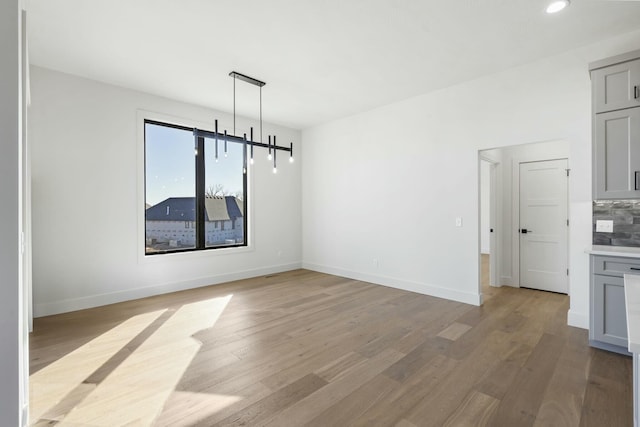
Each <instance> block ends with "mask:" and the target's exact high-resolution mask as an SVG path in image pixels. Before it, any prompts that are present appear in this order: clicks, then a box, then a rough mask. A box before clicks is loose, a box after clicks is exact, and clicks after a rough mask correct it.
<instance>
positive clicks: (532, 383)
mask: <svg viewBox="0 0 640 427" xmlns="http://www.w3.org/2000/svg"><path fill="white" fill-rule="evenodd" d="M562 347H563V342H562V341H561V340H560V339H559V338H558V337H556V336H553V335H548V334H545V335H543V336H542V338H541V339H540V341H539V343H538V345H537V346H536V348H535V349H534V351H533V352H532V353H531V356H530V357H529V359H528V360H527V363H526V364H525V366H524V368H523V369H521V370H520V371H519V373H518V375H516V377H515V379H514V381H513V382H512V383H511V386H510V387H509V389H508V390H507V392H506V394H505V396H504V398H503V399H502V400H501V401H500V405H499V406H498V410H497V412H496V414H495V417H493V418H492V420H491V422H492V423H493V424H495V425H513V426H516V425H517V426H530V425H533V423H534V422H535V419H536V414H537V413H538V410H539V409H540V404H541V403H542V398H543V395H544V391H545V390H546V388H547V385H548V384H549V381H550V378H551V376H552V375H553V372H554V370H555V369H554V368H555V366H556V362H557V360H558V358H559V356H560V352H561V351H562Z"/></svg>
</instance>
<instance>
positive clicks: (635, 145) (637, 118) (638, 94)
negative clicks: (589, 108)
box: [589, 50, 640, 200]
mask: <svg viewBox="0 0 640 427" xmlns="http://www.w3.org/2000/svg"><path fill="white" fill-rule="evenodd" d="M589 70H590V72H591V84H592V98H593V101H592V103H593V113H594V114H593V198H594V199H595V200H606V199H640V50H636V51H634V52H628V53H625V54H623V55H618V56H615V57H612V58H607V59H603V60H601V61H597V62H593V63H591V64H590V66H589Z"/></svg>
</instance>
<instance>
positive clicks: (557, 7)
mask: <svg viewBox="0 0 640 427" xmlns="http://www.w3.org/2000/svg"><path fill="white" fill-rule="evenodd" d="M567 6H569V0H559V1H553V2H551V3H549V6H547V13H558V12H560V11H561V10H562V9H564V8H565V7H567Z"/></svg>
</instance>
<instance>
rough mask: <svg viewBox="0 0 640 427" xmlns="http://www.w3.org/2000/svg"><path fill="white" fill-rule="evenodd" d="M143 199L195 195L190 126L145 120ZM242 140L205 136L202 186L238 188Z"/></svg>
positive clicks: (192, 142) (149, 201) (161, 199)
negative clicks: (169, 125)
mask: <svg viewBox="0 0 640 427" xmlns="http://www.w3.org/2000/svg"><path fill="white" fill-rule="evenodd" d="M145 137H146V141H145V162H146V169H145V170H146V202H147V203H148V204H150V205H152V206H153V205H155V204H157V203H159V202H161V201H163V200H165V199H167V198H169V197H195V138H194V136H193V133H192V132H191V131H190V130H182V129H175V128H171V127H167V126H160V125H155V124H151V123H147V124H145ZM242 154H243V153H242V144H238V143H234V142H229V143H228V145H227V157H225V156H224V142H222V141H218V162H217V163H216V161H215V141H214V140H213V139H209V138H207V139H205V181H206V183H205V186H206V188H208V187H209V186H211V185H215V184H221V185H223V186H224V190H225V191H227V192H229V193H231V194H235V193H236V192H242V167H243V158H242Z"/></svg>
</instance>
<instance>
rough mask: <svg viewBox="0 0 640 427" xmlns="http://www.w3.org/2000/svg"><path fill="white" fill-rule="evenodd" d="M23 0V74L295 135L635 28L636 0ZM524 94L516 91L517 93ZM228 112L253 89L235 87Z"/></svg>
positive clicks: (241, 93)
mask: <svg viewBox="0 0 640 427" xmlns="http://www.w3.org/2000/svg"><path fill="white" fill-rule="evenodd" d="M546 4H547V0H443V1H439V2H438V1H435V0H315V1H312V0H270V1H265V0H233V1H231V0H28V3H27V10H28V16H29V44H30V45H29V48H30V55H31V63H32V64H35V65H39V66H43V67H47V68H52V69H55V70H59V71H64V72H67V73H71V74H76V75H79V76H83V77H87V78H90V79H95V80H99V81H104V82H108V83H112V84H115V85H120V86H124V87H128V88H132V89H137V90H141V91H144V92H149V93H153V94H157V95H161V96H166V97H168V98H172V99H176V100H180V101H185V102H189V103H192V104H197V105H202V106H206V107H210V108H215V109H218V110H223V111H231V109H232V99H233V98H232V87H233V79H232V78H231V77H229V76H228V74H229V72H230V71H233V70H236V71H239V72H241V73H244V74H247V75H250V76H252V77H255V78H258V79H260V80H263V81H266V82H267V85H266V86H265V87H264V88H263V110H264V120H265V121H270V122H275V123H279V124H283V125H286V126H290V127H293V128H296V129H304V128H306V127H309V126H313V125H317V124H320V123H324V122H327V121H330V120H333V119H336V118H340V117H344V116H348V115H351V114H354V113H357V112H361V111H365V110H369V109H372V108H375V107H378V106H381V105H385V104H389V103H391V102H394V101H398V100H401V99H405V98H409V97H412V96H415V95H418V94H422V93H426V92H429V91H433V90H436V89H439V88H443V87H447V86H450V85H452V84H455V83H458V82H461V81H465V80H469V79H472V78H475V77H478V76H481V75H485V74H489V73H493V72H497V71H500V70H504V69H507V68H511V67H514V66H517V65H520V64H524V63H527V62H531V61H534V60H537V59H540V58H543V57H546V56H551V55H554V54H557V53H560V52H563V51H567V50H570V49H573V48H576V47H579V46H583V45H586V44H590V43H593V42H595V41H597V40H601V39H604V38H608V37H612V36H615V35H617V34H622V33H626V32H629V31H633V30H636V29H639V28H640V2H637V1H605V0H573V2H572V4H571V6H570V7H569V8H568V9H566V10H564V11H562V12H560V13H558V14H556V15H547V14H546V13H545V12H544V9H545V7H546ZM523 83H524V82H523ZM237 84H238V86H237V90H238V92H237V99H238V112H239V113H244V114H246V115H250V116H257V111H258V108H257V106H258V89H257V88H256V87H255V86H251V85H248V84H246V83H242V82H240V81H238V83H237Z"/></svg>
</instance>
